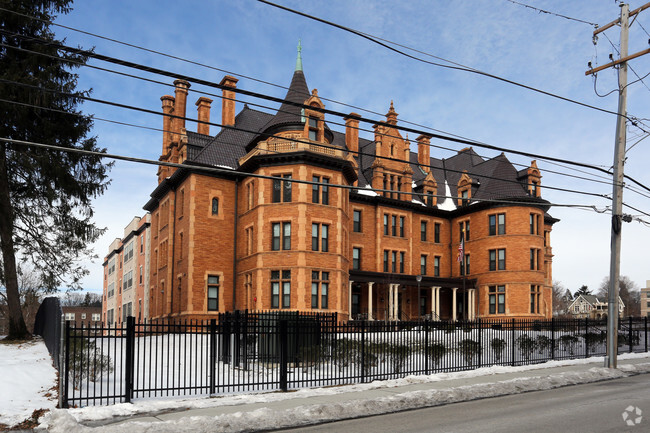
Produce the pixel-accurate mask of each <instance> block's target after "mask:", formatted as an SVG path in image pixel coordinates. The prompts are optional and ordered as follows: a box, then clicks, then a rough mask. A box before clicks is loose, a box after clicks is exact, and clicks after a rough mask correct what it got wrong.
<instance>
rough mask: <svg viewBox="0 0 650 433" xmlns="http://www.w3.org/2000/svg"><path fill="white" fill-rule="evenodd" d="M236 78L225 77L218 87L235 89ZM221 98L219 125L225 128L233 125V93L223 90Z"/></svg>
mask: <svg viewBox="0 0 650 433" xmlns="http://www.w3.org/2000/svg"><path fill="white" fill-rule="evenodd" d="M237 81H239V80H238V79H237V78H235V77H233V76H231V75H226V76H225V77H223V79H222V80H221V82H220V83H219V85H221V86H226V87H232V88H233V89H235V88H237ZM222 96H223V98H222V99H221V124H222V125H225V126H234V125H235V92H233V91H232V90H229V89H223V91H222Z"/></svg>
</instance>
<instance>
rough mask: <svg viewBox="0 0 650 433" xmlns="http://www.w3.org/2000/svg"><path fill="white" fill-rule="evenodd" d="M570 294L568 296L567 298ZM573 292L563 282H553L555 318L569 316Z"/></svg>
mask: <svg viewBox="0 0 650 433" xmlns="http://www.w3.org/2000/svg"><path fill="white" fill-rule="evenodd" d="M567 294H568V296H567ZM570 303H571V292H570V291H569V289H567V288H566V287H565V286H564V285H563V284H562V283H561V282H559V281H553V316H557V317H563V316H566V315H567V314H568V312H567V309H568V308H569V304H570Z"/></svg>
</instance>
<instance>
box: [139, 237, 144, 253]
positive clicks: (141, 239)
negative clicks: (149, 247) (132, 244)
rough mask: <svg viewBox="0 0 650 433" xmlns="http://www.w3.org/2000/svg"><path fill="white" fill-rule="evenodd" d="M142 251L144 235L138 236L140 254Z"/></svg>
mask: <svg viewBox="0 0 650 433" xmlns="http://www.w3.org/2000/svg"><path fill="white" fill-rule="evenodd" d="M142 253H144V235H142V236H140V254H142Z"/></svg>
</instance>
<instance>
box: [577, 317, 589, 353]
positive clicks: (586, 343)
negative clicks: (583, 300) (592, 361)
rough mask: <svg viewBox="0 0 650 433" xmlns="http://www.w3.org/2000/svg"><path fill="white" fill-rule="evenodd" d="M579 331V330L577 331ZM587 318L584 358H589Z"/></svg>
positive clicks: (586, 318)
mask: <svg viewBox="0 0 650 433" xmlns="http://www.w3.org/2000/svg"><path fill="white" fill-rule="evenodd" d="M578 331H580V329H578ZM588 334H589V317H585V358H589V344H588V340H589V335H588Z"/></svg>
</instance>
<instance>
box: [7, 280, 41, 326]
mask: <svg viewBox="0 0 650 433" xmlns="http://www.w3.org/2000/svg"><path fill="white" fill-rule="evenodd" d="M17 274H18V294H19V298H20V308H21V310H22V313H23V318H24V319H25V326H27V330H28V331H29V332H32V331H33V330H34V320H35V319H36V313H37V312H38V307H40V305H41V300H42V298H43V295H44V294H45V290H44V289H43V286H42V284H40V281H39V279H38V275H37V274H36V273H35V272H34V271H33V270H32V269H25V268H20V267H19V268H18V269H17ZM8 314H9V307H8V303H7V290H6V288H5V287H0V315H1V316H2V317H7V316H8Z"/></svg>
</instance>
